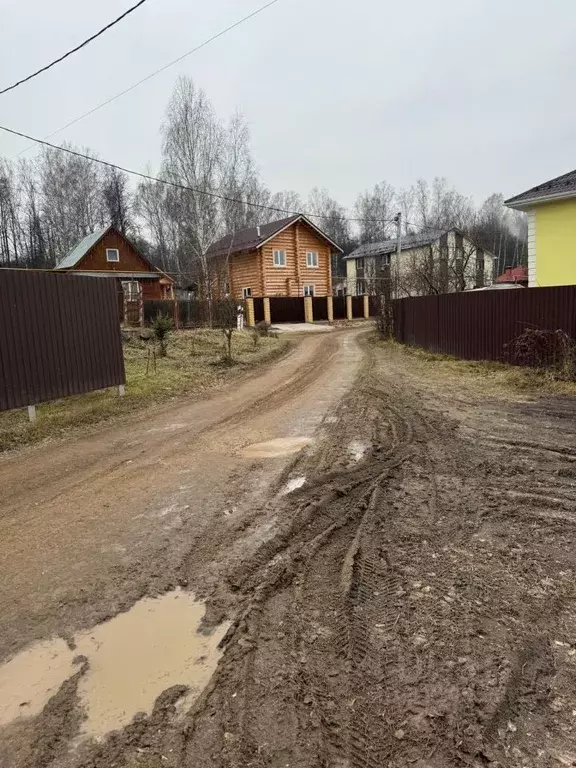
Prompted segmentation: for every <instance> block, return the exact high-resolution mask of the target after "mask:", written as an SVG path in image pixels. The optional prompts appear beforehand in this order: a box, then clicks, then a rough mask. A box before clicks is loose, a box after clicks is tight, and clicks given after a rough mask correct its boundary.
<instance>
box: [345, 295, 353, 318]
mask: <svg viewBox="0 0 576 768" xmlns="http://www.w3.org/2000/svg"><path fill="white" fill-rule="evenodd" d="M346 319H347V320H352V296H346Z"/></svg>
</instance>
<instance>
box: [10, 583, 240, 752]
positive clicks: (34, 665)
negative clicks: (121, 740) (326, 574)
mask: <svg viewBox="0 0 576 768" xmlns="http://www.w3.org/2000/svg"><path fill="white" fill-rule="evenodd" d="M203 616H204V604H203V603H202V602H199V601H197V600H195V599H194V596H193V595H192V594H190V593H188V592H183V591H182V590H180V589H177V590H175V591H173V592H170V593H168V594H166V595H163V596H162V597H159V598H156V599H154V598H145V599H143V600H141V601H140V602H138V603H136V604H135V605H134V606H133V608H131V609H130V610H129V611H128V612H126V613H121V614H119V615H118V616H115V617H114V618H113V619H110V621H107V622H104V623H103V624H98V625H97V626H96V627H94V628H92V629H91V630H88V631H86V632H83V633H80V634H78V635H77V636H76V637H75V638H74V642H75V644H76V648H75V650H73V651H72V650H70V648H69V647H68V646H67V645H66V643H65V642H64V641H63V640H62V639H60V638H56V639H54V640H51V641H48V642H43V643H38V644H36V645H34V646H32V647H31V648H29V649H27V650H25V651H22V652H21V653H20V654H18V655H17V656H16V657H15V658H13V659H12V660H11V661H9V662H7V663H6V664H4V665H3V666H2V667H0V725H5V724H7V723H9V722H11V721H13V720H15V719H16V718H17V717H24V716H31V715H35V714H38V713H39V712H41V711H42V709H43V707H44V706H45V704H46V702H47V701H48V699H49V698H50V697H51V696H52V695H53V694H54V693H56V691H57V690H58V688H59V687H60V685H61V684H62V683H63V682H64V681H65V680H66V679H67V678H68V677H70V675H72V674H74V673H75V672H76V671H77V669H78V668H77V667H76V666H75V665H74V663H73V660H74V658H75V657H76V656H78V655H83V656H86V657H87V659H88V664H89V668H88V671H87V672H86V673H85V674H84V675H83V676H82V677H81V679H80V682H79V685H78V695H79V698H80V702H81V705H82V708H83V710H84V713H85V715H86V719H85V720H84V721H83V723H82V727H81V735H80V736H81V738H83V737H101V736H104V735H105V734H106V733H108V732H110V731H112V730H116V729H118V728H123V727H124V726H125V725H127V724H128V723H129V722H130V721H131V720H132V718H133V717H134V715H135V714H136V713H137V712H147V713H150V712H151V711H152V708H153V706H154V702H155V700H156V698H157V697H158V696H159V695H160V694H161V693H162V692H163V691H165V690H166V689H167V688H170V687H171V686H173V685H188V686H189V687H190V693H189V695H188V696H187V700H188V701H190V702H191V701H193V699H194V698H195V697H197V696H198V695H199V694H200V692H201V691H202V690H203V688H204V687H205V686H206V684H207V683H208V681H209V680H210V678H211V676H212V674H213V672H214V669H215V668H216V665H217V664H218V660H219V658H220V655H221V652H220V651H219V649H218V643H219V642H220V640H221V639H222V638H223V637H224V634H225V633H226V630H227V629H228V625H220V627H218V629H216V630H215V631H214V632H213V633H212V634H210V635H208V634H202V633H200V632H199V631H198V630H199V628H200V623H201V621H202V617H203ZM24 702H26V703H24Z"/></svg>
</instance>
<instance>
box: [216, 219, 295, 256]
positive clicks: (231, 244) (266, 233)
mask: <svg viewBox="0 0 576 768" xmlns="http://www.w3.org/2000/svg"><path fill="white" fill-rule="evenodd" d="M298 218H300V217H299V216H288V218H286V219H280V220H279V221H271V222H270V223H269V224H262V226H260V227H250V228H249V229H242V230H241V231H240V232H235V233H234V234H233V235H226V237H223V238H222V239H221V240H217V241H216V242H215V243H213V244H212V245H211V246H210V248H208V250H207V251H206V254H207V256H210V257H212V258H214V257H215V256H223V255H226V254H228V253H230V254H232V253H238V252H239V251H252V250H254V248H257V247H258V246H259V245H260V243H262V242H264V241H265V240H268V239H269V238H270V237H273V236H274V235H275V234H276V233H277V232H280V230H282V229H284V227H286V226H288V225H289V224H291V223H292V222H293V221H296V219H298ZM258 230H260V234H258Z"/></svg>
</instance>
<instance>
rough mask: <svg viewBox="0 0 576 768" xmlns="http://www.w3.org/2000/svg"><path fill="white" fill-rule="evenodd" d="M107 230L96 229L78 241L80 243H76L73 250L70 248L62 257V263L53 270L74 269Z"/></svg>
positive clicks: (107, 228)
mask: <svg viewBox="0 0 576 768" xmlns="http://www.w3.org/2000/svg"><path fill="white" fill-rule="evenodd" d="M109 229H110V227H106V228H105V229H97V230H96V232H92V233H91V234H90V235H86V237H85V238H83V239H82V240H80V242H79V243H77V244H76V245H75V246H74V248H72V250H71V251H69V252H68V253H67V254H66V256H64V258H63V259H62V261H60V262H58V264H56V266H55V269H72V267H75V266H76V264H78V262H79V261H80V259H83V258H84V256H86V254H87V253H88V251H89V250H90V248H92V247H93V246H94V245H96V243H97V242H98V240H100V238H101V237H103V236H104V235H105V234H106V232H108V230H109Z"/></svg>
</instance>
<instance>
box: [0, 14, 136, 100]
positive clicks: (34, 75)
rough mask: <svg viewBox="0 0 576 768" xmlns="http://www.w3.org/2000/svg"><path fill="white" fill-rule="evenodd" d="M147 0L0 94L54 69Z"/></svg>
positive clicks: (0, 94)
mask: <svg viewBox="0 0 576 768" xmlns="http://www.w3.org/2000/svg"><path fill="white" fill-rule="evenodd" d="M146 1H147V0H140V1H139V2H138V3H136V5H133V6H132V7H131V8H128V10H127V11H124V13H123V14H122V15H121V16H118V18H117V19H114V21H111V22H110V23H109V24H106V26H105V27H102V29H101V30H99V31H98V32H96V34H94V35H92V36H91V37H89V38H88V39H87V40H84V42H83V43H80V45H77V46H76V47H75V48H72V50H71V51H68V52H67V53H65V54H63V55H62V56H60V58H58V59H55V60H54V61H51V62H50V64H46V66H45V67H41V69H38V70H36V72H33V73H32V74H31V75H28V76H27V77H23V78H22V80H18V82H16V83H14V84H13V85H9V86H8V87H7V88H4V89H3V90H1V91H0V96H2V94H4V93H8V91H13V90H14V88H18V86H19V85H23V84H24V83H27V82H28V81H29V80H32V79H33V78H35V77H38V75H41V74H42V72H46V71H47V70H49V69H52V67H55V66H56V64H60V62H61V61H64V59H67V58H68V57H69V56H72V54H74V53H77V52H78V51H79V50H81V49H82V48H84V47H86V46H87V45H89V44H90V43H91V42H93V41H94V40H96V38H97V37H100V35H103V34H104V32H107V31H108V30H109V29H112V27H114V26H116V24H119V23H120V22H121V21H122V20H123V19H125V18H126V16H129V15H130V14H131V13H133V12H134V11H135V10H136V9H137V8H140V6H141V5H144V3H145V2H146Z"/></svg>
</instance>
